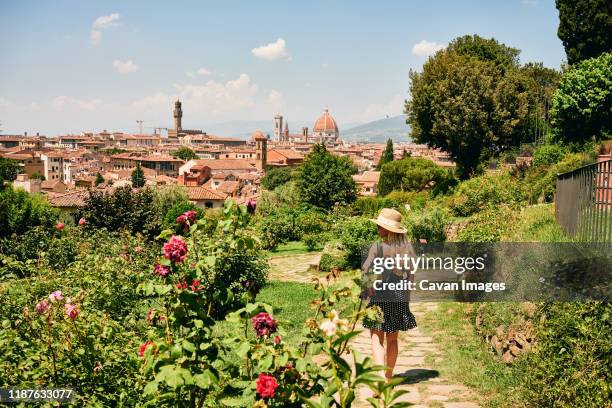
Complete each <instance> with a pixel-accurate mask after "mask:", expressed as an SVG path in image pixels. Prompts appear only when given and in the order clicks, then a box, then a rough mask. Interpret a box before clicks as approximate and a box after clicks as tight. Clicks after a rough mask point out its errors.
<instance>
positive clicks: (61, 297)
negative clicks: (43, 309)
mask: <svg viewBox="0 0 612 408" xmlns="http://www.w3.org/2000/svg"><path fill="white" fill-rule="evenodd" d="M49 300H50V301H52V302H55V301H59V300H64V295H62V291H61V290H56V291H55V292H53V293H51V294H50V295H49Z"/></svg>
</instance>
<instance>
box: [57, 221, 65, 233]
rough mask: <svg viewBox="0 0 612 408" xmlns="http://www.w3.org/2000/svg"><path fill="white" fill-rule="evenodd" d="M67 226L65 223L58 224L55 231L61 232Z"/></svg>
mask: <svg viewBox="0 0 612 408" xmlns="http://www.w3.org/2000/svg"><path fill="white" fill-rule="evenodd" d="M65 226H66V224H64V223H63V222H58V223H57V224H55V229H57V230H58V231H61V230H63V229H64V227H65Z"/></svg>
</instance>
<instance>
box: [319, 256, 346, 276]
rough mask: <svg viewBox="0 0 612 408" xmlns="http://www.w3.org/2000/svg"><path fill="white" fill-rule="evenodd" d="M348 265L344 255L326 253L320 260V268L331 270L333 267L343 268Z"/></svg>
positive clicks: (326, 270) (325, 270) (324, 270)
mask: <svg viewBox="0 0 612 408" xmlns="http://www.w3.org/2000/svg"><path fill="white" fill-rule="evenodd" d="M346 267H347V264H346V261H345V259H344V257H340V256H334V255H332V254H328V253H324V254H322V255H321V260H320V261H319V270H321V271H323V272H329V271H331V270H332V269H338V270H343V269H345V268H346Z"/></svg>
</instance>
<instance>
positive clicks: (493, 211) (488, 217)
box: [457, 205, 517, 242]
mask: <svg viewBox="0 0 612 408" xmlns="http://www.w3.org/2000/svg"><path fill="white" fill-rule="evenodd" d="M516 217H517V211H516V210H515V209H513V208H511V207H509V206H506V205H502V206H498V207H490V208H488V209H486V210H485V211H482V212H479V213H478V214H476V215H474V216H473V217H471V218H470V219H469V221H468V222H467V224H466V225H465V226H464V227H463V228H462V229H461V230H460V231H459V233H458V234H457V241H459V242H499V241H501V238H502V237H503V236H504V235H505V234H507V233H508V231H509V230H510V229H511V227H512V224H511V223H510V222H509V220H512V219H515V218H516Z"/></svg>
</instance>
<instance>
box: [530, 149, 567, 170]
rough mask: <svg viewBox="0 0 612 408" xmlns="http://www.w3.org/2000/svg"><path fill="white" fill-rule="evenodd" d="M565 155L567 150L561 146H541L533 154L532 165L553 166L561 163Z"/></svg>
mask: <svg viewBox="0 0 612 408" xmlns="http://www.w3.org/2000/svg"><path fill="white" fill-rule="evenodd" d="M566 154H567V149H566V148H565V147H563V146H560V145H556V144H552V145H542V146H540V147H538V148H537V149H536V151H535V152H534V153H533V165H534V166H542V165H550V164H555V163H558V162H559V161H561V160H562V159H563V158H564V157H565V155H566Z"/></svg>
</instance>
